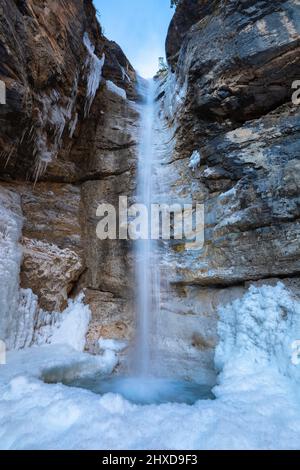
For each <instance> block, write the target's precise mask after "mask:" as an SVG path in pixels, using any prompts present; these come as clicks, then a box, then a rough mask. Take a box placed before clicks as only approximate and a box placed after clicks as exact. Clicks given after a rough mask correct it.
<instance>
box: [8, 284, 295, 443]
mask: <svg viewBox="0 0 300 470" xmlns="http://www.w3.org/2000/svg"><path fill="white" fill-rule="evenodd" d="M299 308H300V304H299V300H298V299H297V298H296V297H294V296H293V295H292V294H291V293H290V292H289V291H288V290H287V289H286V288H285V287H284V286H283V284H281V283H279V284H278V285H277V286H275V287H271V286H263V287H251V288H250V289H249V291H248V292H247V293H246V294H245V296H244V297H243V298H242V299H240V300H238V301H235V302H233V303H232V304H230V305H227V306H225V307H222V308H221V309H220V312H219V313H220V324H219V333H220V344H219V346H218V348H217V352H216V364H217V366H218V368H219V369H220V370H221V373H220V376H219V385H218V386H217V387H216V388H215V389H214V394H215V395H216V397H217V399H216V400H213V401H212V400H200V401H198V402H197V403H196V404H194V405H193V406H189V405H186V404H175V403H173V404H171V403H168V404H163V405H147V406H142V405H134V404H131V403H129V402H128V401H126V400H125V399H124V398H123V397H122V396H121V395H119V394H112V393H108V394H105V395H103V396H101V397H100V396H98V395H96V394H94V393H91V392H89V391H88V390H83V389H80V388H73V387H66V386H64V385H62V384H60V383H57V384H53V383H52V382H59V381H63V380H65V379H66V377H67V378H69V379H71V380H72V377H76V376H77V375H80V374H82V373H83V372H84V373H86V374H91V373H93V372H96V371H97V373H98V372H103V374H105V373H109V370H110V372H111V369H110V364H109V363H108V362H107V361H106V358H105V355H103V356H98V357H97V356H95V357H92V356H88V355H86V354H83V353H79V352H75V351H73V350H71V349H70V348H68V347H66V346H61V345H52V346H44V347H42V348H31V349H27V350H23V351H18V352H12V353H8V357H7V360H8V364H7V366H1V375H0V448H1V449H19V450H22V449H94V450H95V449H99V450H101V449H105V450H114V449H120V450H121V449H128V450H131V449H165V450H172V449H178V450H180V449H188V450H193V449H204V450H205V449H243V450H247V449H267V450H268V449H299V447H300V396H299V386H298V377H299V368H300V365H297V363H298V362H297V361H292V360H291V359H292V356H291V354H292V352H291V343H293V341H294V340H295V339H297V338H299V334H300V330H299V318H300V315H299V313H300V311H299ZM107 345H109V346H110V347H111V346H112V345H111V344H108V343H106V346H107ZM105 351H109V352H110V354H115V353H114V351H112V350H109V349H106V350H105ZM41 376H43V378H44V380H45V381H46V382H47V383H43V382H42V381H41V380H39V377H41ZM50 383H51V384H50ZM296 385H297V386H296Z"/></svg>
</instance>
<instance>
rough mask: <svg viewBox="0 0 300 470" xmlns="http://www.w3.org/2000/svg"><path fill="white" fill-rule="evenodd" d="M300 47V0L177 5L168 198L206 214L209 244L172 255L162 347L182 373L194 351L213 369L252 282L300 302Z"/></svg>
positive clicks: (164, 82) (163, 81) (161, 95)
mask: <svg viewBox="0 0 300 470" xmlns="http://www.w3.org/2000/svg"><path fill="white" fill-rule="evenodd" d="M299 46H300V5H299V2H298V1H297V0H290V1H275V2H269V1H255V0H253V1H247V0H246V1H242V0H223V1H222V0H216V1H205V0H182V1H180V2H179V5H178V6H177V9H176V12H175V15H174V18H173V20H172V22H171V25H170V28H169V32H168V37H167V41H166V50H167V56H168V62H169V67H170V69H171V71H169V73H164V72H163V73H161V74H160V78H159V80H160V85H159V91H158V96H157V99H158V101H159V103H160V110H159V115H160V118H161V120H162V122H163V125H162V126H160V129H158V132H159V133H160V136H161V137H160V139H161V141H162V142H163V141H164V142H165V143H164V144H163V150H162V151H161V155H162V159H161V170H160V171H161V199H163V200H165V202H169V203H172V202H174V201H176V202H182V203H185V202H186V203H189V202H192V201H193V202H194V203H196V202H197V203H204V205H205V244H204V247H203V249H202V250H201V251H199V250H198V251H187V250H185V248H184V244H180V243H178V242H177V243H175V242H172V244H171V245H170V246H169V249H168V250H167V251H166V250H163V251H164V254H163V255H162V267H161V269H162V272H163V273H165V276H167V278H168V279H169V280H170V285H169V286H168V287H167V289H166V290H165V292H164V294H163V304H162V318H163V322H164V332H165V333H164V337H162V338H161V343H162V345H161V347H162V349H163V350H167V349H168V348H170V343H171V344H172V347H173V359H170V362H171V363H172V364H173V367H174V368H176V360H174V357H176V356H177V357H179V355H180V350H183V349H184V347H183V346H185V347H186V348H187V347H188V346H189V350H188V351H187V355H188V356H189V357H190V358H191V357H194V358H196V363H197V364H198V365H199V364H202V366H203V367H204V369H207V370H208V371H211V370H212V369H213V357H214V349H215V345H216V344H217V342H218V336H217V321H218V314H217V311H218V308H219V307H220V306H222V305H224V304H226V303H229V302H230V301H232V300H233V299H234V298H236V297H239V296H241V295H242V294H243V293H244V292H245V290H246V289H247V288H248V287H249V284H250V283H254V284H256V283H257V284H258V285H260V284H268V283H271V284H274V283H276V282H277V280H278V279H281V280H283V282H285V283H286V285H288V286H289V288H290V289H291V290H292V291H293V292H294V293H296V294H297V293H298V294H299V287H300V280H299V274H300V244H299V228H300V226H299V202H300V200H299V189H300V188H299V184H300V173H299V171H300V162H299V156H300V145H299V124H300V115H299V106H296V105H294V104H293V103H292V94H293V92H294V90H293V88H292V83H293V81H295V80H297V79H299V77H300V60H299ZM194 152H197V153H196V155H197V156H198V157H197V159H196V164H195V162H194V163H193V160H192V159H191V156H192V155H193V153H194ZM194 155H195V154H194ZM162 277H164V275H163V276H162ZM174 338H176V340H174ZM191 364H192V362H191V361H190V370H191V373H192V374H193V375H194V376H195V375H197V373H198V372H197V369H196V367H194V366H193V365H191Z"/></svg>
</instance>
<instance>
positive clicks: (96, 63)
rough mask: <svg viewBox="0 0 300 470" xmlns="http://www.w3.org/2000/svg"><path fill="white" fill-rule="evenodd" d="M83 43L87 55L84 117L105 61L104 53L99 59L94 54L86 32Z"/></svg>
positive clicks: (86, 114)
mask: <svg viewBox="0 0 300 470" xmlns="http://www.w3.org/2000/svg"><path fill="white" fill-rule="evenodd" d="M83 44H84V45H85V47H86V49H87V52H88V56H87V59H86V62H85V68H86V70H87V74H88V75H87V95H86V103H85V109H84V113H85V117H87V116H88V115H89V113H90V109H91V106H92V103H93V101H94V98H95V96H96V92H97V90H98V88H99V85H100V82H101V79H102V69H103V66H104V62H105V54H104V53H103V55H102V57H101V59H99V58H98V57H97V56H96V54H95V46H94V45H93V44H92V43H91V40H90V38H89V35H88V33H84V35H83Z"/></svg>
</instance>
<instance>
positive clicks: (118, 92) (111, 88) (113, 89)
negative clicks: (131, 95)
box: [106, 80, 127, 100]
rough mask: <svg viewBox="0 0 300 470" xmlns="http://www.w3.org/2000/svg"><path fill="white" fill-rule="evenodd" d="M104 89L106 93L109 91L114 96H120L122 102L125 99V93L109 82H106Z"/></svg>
mask: <svg viewBox="0 0 300 470" xmlns="http://www.w3.org/2000/svg"><path fill="white" fill-rule="evenodd" d="M106 88H107V89H108V91H111V92H112V93H114V94H115V95H118V96H120V97H121V98H122V99H123V100H126V99H127V95H126V91H125V90H123V88H120V87H118V86H117V85H116V84H115V83H114V82H112V81H111V80H107V81H106Z"/></svg>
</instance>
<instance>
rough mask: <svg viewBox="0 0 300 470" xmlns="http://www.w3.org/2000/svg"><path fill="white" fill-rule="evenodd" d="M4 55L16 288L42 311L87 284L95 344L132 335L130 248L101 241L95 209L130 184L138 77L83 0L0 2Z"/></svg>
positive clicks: (4, 133) (4, 168)
mask: <svg viewBox="0 0 300 470" xmlns="http://www.w3.org/2000/svg"><path fill="white" fill-rule="evenodd" d="M0 55H1V62H0V80H1V81H2V82H4V83H5V86H6V104H5V105H1V106H0V146H1V161H0V178H1V183H0V190H1V191H3V194H4V196H3V200H5V201H8V202H7V205H8V203H9V201H11V207H9V210H10V211H11V212H12V213H13V214H16V217H15V218H16V224H17V226H18V227H19V230H20V229H21V226H23V228H22V234H21V238H20V242H21V245H22V248H23V250H22V251H23V256H22V264H21V273H20V277H21V287H22V288H24V289H28V288H29V289H31V290H32V291H33V293H34V294H35V295H37V296H38V303H39V305H38V307H39V308H40V309H43V310H44V311H48V312H54V311H55V312H58V311H62V310H63V309H64V308H65V307H66V302H67V299H68V297H69V296H73V295H76V294H77V293H78V292H79V291H81V290H85V292H86V300H87V302H89V303H90V305H91V308H92V311H93V314H94V317H93V321H92V326H91V332H90V335H89V338H90V339H91V342H93V341H94V340H97V339H98V338H99V336H100V334H102V335H104V336H109V337H116V338H118V337H128V335H129V334H130V331H131V330H130V327H129V324H130V323H132V318H133V309H132V306H131V305H132V288H133V282H131V283H130V279H131V275H132V274H131V273H132V264H131V255H130V250H131V247H130V246H129V245H127V244H126V243H125V242H124V244H123V245H122V247H118V248H116V247H115V245H114V244H113V242H108V241H107V242H105V243H103V242H100V241H99V240H97V238H96V226H97V222H98V221H99V219H97V217H96V209H97V206H98V204H100V203H102V202H109V201H112V200H113V199H115V198H116V197H117V196H116V195H117V194H118V193H119V192H120V191H122V194H123V195H128V196H129V197H131V195H132V193H133V191H134V189H135V188H134V181H135V168H136V152H135V146H136V139H137V135H136V134H137V133H136V130H137V122H138V117H139V116H138V112H137V110H136V106H135V103H134V101H135V100H136V94H135V81H136V76H135V72H134V70H133V68H132V66H131V65H130V63H129V62H128V60H127V58H126V57H125V55H124V54H123V52H122V50H121V49H120V48H119V46H118V45H117V44H115V43H114V42H111V41H108V40H107V39H106V38H105V37H104V35H103V34H102V31H101V27H100V26H99V23H98V22H97V20H96V12H95V9H94V7H93V5H92V1H91V0H72V1H70V2H69V1H68V2H66V1H64V0H54V1H51V2H45V1H40V0H27V1H23V0H22V1H21V0H15V1H11V0H3V1H2V2H1V5H0ZM121 188H122V189H121ZM1 194H2V192H1ZM1 200H2V199H1ZM16 207H17V209H16ZM20 214H21V215H20ZM22 217H23V218H22ZM3 219H4V216H3ZM4 220H5V219H4ZM20 220H21V222H20ZM3 230H4V229H3ZM16 231H17V230H15V232H16ZM15 232H14V234H13V236H14V242H15V244H16V245H15V248H14V249H15V250H16V253H17V249H18V248H17V242H18V236H17V235H16V233H15ZM4 236H5V234H4V235H3V237H4ZM102 243H103V244H102ZM104 245H105V246H104ZM12 263H13V261H12ZM14 263H15V264H18V263H20V256H19V258H18V259H15V260H14ZM13 272H14V276H15V275H16V273H17V270H14V271H13ZM124 273H126V275H125V274H124ZM17 276H18V274H17ZM124 279H126V282H125V281H124ZM123 281H124V282H123ZM16 282H17V281H16ZM7 294H9V293H7ZM8 297H9V295H8ZM109 303H111V304H113V307H111V308H110V309H107V305H109ZM13 309H15V305H13V307H12V310H13ZM107 310H109V312H110V314H107ZM122 311H123V312H125V314H124V315H123V317H122V321H121V320H120V317H121V316H122V314H121V312H122ZM9 315H10V314H9V313H8V312H4V311H3V312H2V311H1V312H0V316H4V317H5V316H6V317H7V316H9ZM10 317H12V315H10ZM99 322H100V325H101V327H99ZM6 323H7V324H9V326H7V328H6V333H5V335H6V336H7V334H8V330H9V329H10V328H11V327H12V325H11V323H10V320H9V318H6ZM2 330H5V326H3V329H2ZM1 333H2V334H1V336H3V332H1ZM111 333H113V334H111ZM89 347H91V348H93V344H90V345H89Z"/></svg>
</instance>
